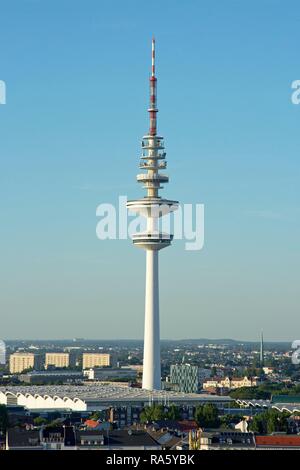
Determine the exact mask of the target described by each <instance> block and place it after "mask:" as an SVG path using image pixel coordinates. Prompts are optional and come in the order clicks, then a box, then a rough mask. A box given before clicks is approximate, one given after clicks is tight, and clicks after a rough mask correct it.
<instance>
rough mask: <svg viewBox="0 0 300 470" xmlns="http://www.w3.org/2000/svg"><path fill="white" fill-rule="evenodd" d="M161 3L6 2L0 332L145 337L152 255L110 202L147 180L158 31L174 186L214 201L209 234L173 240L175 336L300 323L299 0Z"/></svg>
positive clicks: (182, 193)
mask: <svg viewBox="0 0 300 470" xmlns="http://www.w3.org/2000/svg"><path fill="white" fill-rule="evenodd" d="M154 4H155V5H156V6H157V7H158V5H159V15H157V18H156V24H155V28H153V25H151V24H149V25H148V24H147V23H145V17H146V15H147V4H146V3H143V2H136V1H133V2H132V3H131V4H126V5H124V4H123V3H122V2H112V3H111V5H101V6H100V5H99V4H98V3H97V2H96V1H91V2H90V3H89V6H85V5H83V4H81V5H78V4H77V5H74V4H73V3H71V2H70V1H68V0H64V1H62V2H60V3H58V2H55V1H54V2H51V3H46V4H44V5H42V4H41V3H40V2H32V1H24V2H23V3H22V4H20V5H19V6H18V9H16V8H14V6H13V5H9V4H6V5H5V6H3V7H2V9H1V12H2V14H3V17H5V18H6V21H5V22H4V24H3V27H2V29H1V31H0V41H1V43H2V44H4V45H5V46H4V47H3V51H2V58H1V72H0V79H1V80H4V81H5V83H6V93H7V97H6V98H7V99H6V104H5V105H1V106H0V129H1V155H0V158H1V176H2V178H1V182H0V183H1V195H2V197H1V199H0V210H1V214H2V223H1V241H2V254H1V268H2V269H0V282H1V285H2V292H1V297H0V312H1V318H2V321H1V337H4V338H21V337H22V336H23V338H24V339H25V338H30V337H35V338H41V339H48V338H49V339H50V338H55V337H56V338H65V337H70V338H72V337H78V336H83V337H85V338H93V337H94V338H97V337H103V339H105V338H112V337H114V338H120V339H121V338H124V339H125V338H127V339H130V338H142V335H143V316H144V308H143V298H144V276H143V275H142V273H143V269H144V257H143V256H142V255H141V253H139V252H138V250H133V249H132V247H131V246H130V243H128V240H115V241H111V240H107V241H100V240H98V239H97V237H96V235H95V228H96V224H97V217H96V216H95V212H96V207H97V206H98V204H100V203H102V202H108V203H116V201H117V199H118V197H119V195H128V196H129V195H130V198H131V197H137V198H138V197H140V193H139V188H138V187H137V185H136V183H135V181H134V175H135V171H136V165H137V162H138V156H137V155H138V148H139V142H138V139H139V136H140V135H142V134H143V132H144V130H145V126H146V125H147V116H146V113H145V112H144V110H145V107H146V106H147V98H148V97H147V94H146V93H145V90H146V86H147V79H148V78H149V77H148V69H149V67H148V60H147V59H148V53H147V51H148V46H149V38H150V39H151V37H152V35H154V36H155V37H156V39H157V41H158V42H159V58H158V67H159V80H160V87H159V102H160V106H161V108H162V109H163V112H162V113H161V116H160V131H161V133H162V134H163V135H166V136H167V139H166V146H167V148H168V151H169V153H170V155H171V159H170V162H169V171H170V173H171V174H172V179H171V186H170V187H169V188H168V189H166V190H165V193H166V197H169V196H172V195H176V198H178V200H180V201H182V202H183V203H184V202H187V203H193V204H195V203H198V202H200V203H203V204H204V205H205V245H204V248H203V249H202V250H201V251H199V252H188V251H185V250H184V244H183V242H182V241H180V240H178V241H176V244H174V246H173V247H172V250H170V252H169V250H165V251H166V252H164V253H163V254H162V263H161V271H160V279H161V287H162V289H161V310H162V311H163V312H164V314H163V316H162V318H161V337H162V338H166V339H175V338H178V339H179V338H193V337H194V338H198V337H200V338H203V337H204V338H205V337H208V338H211V337H215V338H224V337H225V338H231V337H233V338H244V340H247V339H250V338H252V339H253V338H255V339H257V337H258V333H257V331H259V330H260V329H263V330H264V332H265V337H266V342H268V340H272V341H274V340H278V341H292V340H294V339H297V338H296V337H297V331H298V330H299V332H300V318H299V299H298V297H299V296H298V284H299V262H300V254H299V250H298V240H299V234H300V222H299V221H300V218H299V215H300V203H299V199H300V198H299V176H300V163H299V158H298V139H297V135H298V134H299V123H300V114H299V113H300V106H296V105H293V104H292V102H291V94H292V89H291V84H292V82H293V81H294V80H296V79H298V78H299V67H298V64H297V61H296V57H297V54H298V51H297V43H298V41H297V39H298V37H299V23H298V20H297V18H298V17H299V13H300V11H299V5H298V4H297V2H291V4H290V8H289V9H288V8H286V6H284V5H282V4H280V2H276V1H275V2H270V1H267V0H266V1H263V2H258V1H254V2H251V4H250V3H249V4H248V5H243V6H241V5H237V4H236V2H233V1H229V2H226V5H224V4H223V3H222V2H221V1H219V2H214V3H213V4H212V3H211V2H208V1H207V2H202V3H201V5H200V4H199V2H193V1H192V2H190V3H189V5H188V7H186V6H185V5H180V4H179V3H178V4H176V3H175V4H174V3H173V2H169V1H166V2H164V4H163V5H161V4H159V3H158V2H157V1H156V0H154ZM116 5H118V8H116ZM270 8H272V17H270V15H269V11H270ZM171 251H172V252H171ZM178 267H179V268H178ZM136 273H141V275H140V276H136ZM136 277H138V278H137V279H136ZM133 282H134V283H135V289H134V290H132V289H129V288H128V287H129V286H130V285H131V284H132V283H133ZM173 285H176V286H179V288H176V289H173V288H172V286H173ZM294 336H295V337H294Z"/></svg>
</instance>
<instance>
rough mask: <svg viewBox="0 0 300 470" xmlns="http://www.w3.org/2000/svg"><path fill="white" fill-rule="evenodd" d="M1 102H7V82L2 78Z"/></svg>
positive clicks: (0, 84) (0, 82)
mask: <svg viewBox="0 0 300 470" xmlns="http://www.w3.org/2000/svg"><path fill="white" fill-rule="evenodd" d="M0 104H6V84H5V82H4V81H3V80H0Z"/></svg>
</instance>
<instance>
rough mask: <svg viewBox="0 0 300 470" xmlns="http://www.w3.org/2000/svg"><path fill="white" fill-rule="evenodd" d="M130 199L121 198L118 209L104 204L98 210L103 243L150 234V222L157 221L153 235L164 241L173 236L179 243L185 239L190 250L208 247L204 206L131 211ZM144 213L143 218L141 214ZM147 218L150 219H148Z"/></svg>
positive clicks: (98, 232) (157, 206) (140, 206)
mask: <svg viewBox="0 0 300 470" xmlns="http://www.w3.org/2000/svg"><path fill="white" fill-rule="evenodd" d="M126 204H127V197H126V196H119V203H118V206H117V207H116V206H115V205H113V204H109V203H102V204H99V205H98V207H97V209H96V216H97V217H99V218H100V220H99V222H98V223H97V227H96V235H97V237H98V239H99V240H107V239H109V240H117V239H118V240H126V239H128V238H132V236H133V235H134V234H136V233H141V234H142V233H145V232H147V220H148V223H149V218H150V219H152V221H155V225H153V227H151V233H152V234H153V233H154V234H158V235H159V238H160V239H164V238H169V234H172V235H173V238H174V239H175V240H185V249H186V250H188V251H192V250H193V251H194V250H201V249H202V248H203V246H204V204H179V205H177V204H176V206H175V205H174V207H173V206H170V205H168V204H165V205H164V204H158V205H153V206H151V208H150V207H148V208H147V207H146V208H145V207H143V206H142V205H139V204H137V205H138V209H137V210H136V212H135V213H133V211H134V209H131V208H130V209H129V211H128V208H127V205H126ZM141 213H142V214H143V215H141ZM145 216H146V217H145Z"/></svg>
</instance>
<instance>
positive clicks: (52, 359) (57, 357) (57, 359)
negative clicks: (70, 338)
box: [45, 353, 71, 369]
mask: <svg viewBox="0 0 300 470" xmlns="http://www.w3.org/2000/svg"><path fill="white" fill-rule="evenodd" d="M70 365H71V361H70V354H69V353H46V356H45V368H46V369H48V367H51V366H52V367H57V368H62V367H69V366H70Z"/></svg>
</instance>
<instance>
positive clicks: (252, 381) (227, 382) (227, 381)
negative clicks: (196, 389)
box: [203, 377, 260, 390]
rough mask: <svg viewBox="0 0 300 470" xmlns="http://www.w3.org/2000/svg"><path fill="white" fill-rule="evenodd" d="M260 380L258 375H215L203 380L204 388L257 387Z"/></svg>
mask: <svg viewBox="0 0 300 470" xmlns="http://www.w3.org/2000/svg"><path fill="white" fill-rule="evenodd" d="M259 383H260V381H259V379H258V378H257V377H254V378H252V377H250V378H248V377H232V378H230V377H225V378H220V377H214V378H211V379H208V380H205V381H204V382H203V390H209V389H218V388H227V389H230V390H232V389H235V388H241V387H255V386H257V385H259Z"/></svg>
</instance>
